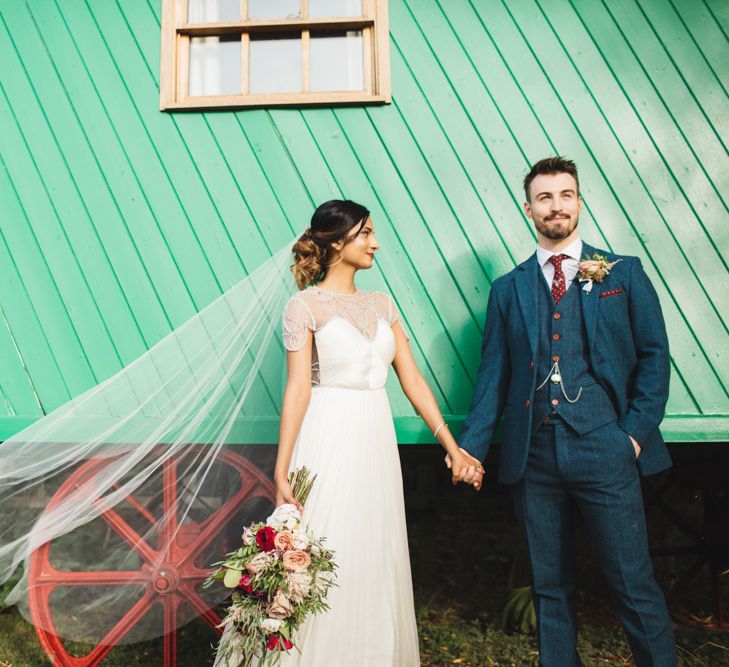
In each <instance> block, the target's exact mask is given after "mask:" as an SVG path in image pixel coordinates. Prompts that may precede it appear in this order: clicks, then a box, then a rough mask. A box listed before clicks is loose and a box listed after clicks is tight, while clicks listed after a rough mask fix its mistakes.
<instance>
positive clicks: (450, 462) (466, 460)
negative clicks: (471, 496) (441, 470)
mask: <svg viewBox="0 0 729 667" xmlns="http://www.w3.org/2000/svg"><path fill="white" fill-rule="evenodd" d="M445 464H446V466H447V467H448V469H449V470H450V471H451V481H452V482H453V484H457V483H458V482H465V483H466V484H471V485H472V486H473V488H474V489H476V491H480V490H481V484H482V483H483V475H484V470H483V466H482V465H481V462H480V461H478V460H477V459H475V458H474V457H473V456H471V455H470V454H469V453H468V452H467V451H466V450H465V449H461V448H459V451H458V454H456V455H455V456H453V457H451V455H450V454H446V457H445Z"/></svg>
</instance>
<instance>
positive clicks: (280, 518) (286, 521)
mask: <svg viewBox="0 0 729 667" xmlns="http://www.w3.org/2000/svg"><path fill="white" fill-rule="evenodd" d="M300 521H301V513H300V512H299V510H298V509H296V505H292V504H291V503H285V504H283V505H279V506H278V507H277V508H276V509H275V510H274V511H273V514H271V516H269V517H268V519H266V523H267V524H268V525H269V526H271V527H272V528H273V529H274V530H283V529H284V528H288V529H289V530H293V529H295V528H298V527H299V522H300Z"/></svg>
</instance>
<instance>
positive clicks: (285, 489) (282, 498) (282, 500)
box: [276, 480, 304, 512]
mask: <svg viewBox="0 0 729 667" xmlns="http://www.w3.org/2000/svg"><path fill="white" fill-rule="evenodd" d="M286 503H289V504H291V505H296V508H297V509H298V510H299V512H303V511H304V506H303V505H302V504H301V503H300V502H297V500H296V498H294V492H293V490H292V489H291V484H289V483H288V481H287V480H282V481H280V482H276V507H279V506H281V505H285V504H286Z"/></svg>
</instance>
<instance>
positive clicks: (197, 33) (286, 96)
mask: <svg viewBox="0 0 729 667" xmlns="http://www.w3.org/2000/svg"><path fill="white" fill-rule="evenodd" d="M240 3H241V14H240V15H241V17H247V16H248V0H240ZM308 4H309V3H308V0H300V13H301V16H302V17H303V18H297V19H281V20H265V21H264V20H251V19H247V18H243V19H241V20H239V21H220V22H216V23H194V24H190V23H188V22H187V7H188V0H162V44H161V64H160V110H162V111H175V110H186V109H187V110H192V109H216V108H250V107H287V106H288V107H291V106H295V107H298V106H333V105H345V104H386V103H389V102H390V101H391V86H390V35H389V25H388V7H387V0H362V13H363V15H362V16H348V17H332V18H318V19H317V18H308ZM299 30H300V31H301V36H302V39H301V41H302V59H301V60H302V88H303V92H297V93H248V92H247V90H248V72H249V68H248V53H249V50H248V42H249V36H250V34H251V33H254V32H258V33H261V32H292V31H299ZM312 30H361V31H362V41H363V48H364V54H363V64H364V90H356V91H342V92H319V91H317V92H311V91H309V90H308V88H309V34H310V31H312ZM229 34H240V35H241V91H243V92H242V93H240V94H237V95H206V96H190V95H188V94H187V91H188V89H189V63H190V38H191V37H203V36H215V35H229Z"/></svg>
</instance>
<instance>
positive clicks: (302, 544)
mask: <svg viewBox="0 0 729 667" xmlns="http://www.w3.org/2000/svg"><path fill="white" fill-rule="evenodd" d="M292 532H293V534H294V547H295V548H297V549H307V548H308V547H309V545H310V544H311V542H312V536H311V535H310V534H309V533H306V532H304V531H303V530H294V531H292Z"/></svg>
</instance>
